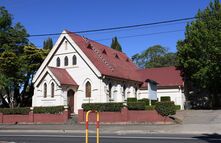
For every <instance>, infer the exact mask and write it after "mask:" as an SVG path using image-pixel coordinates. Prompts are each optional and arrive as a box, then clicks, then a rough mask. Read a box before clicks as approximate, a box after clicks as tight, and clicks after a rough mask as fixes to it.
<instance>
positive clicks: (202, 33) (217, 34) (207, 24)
mask: <svg viewBox="0 0 221 143" xmlns="http://www.w3.org/2000/svg"><path fill="white" fill-rule="evenodd" d="M196 17H197V18H196V20H195V21H193V22H191V23H189V24H188V25H187V26H186V32H185V39H184V40H180V41H178V43H177V50H178V53H177V57H178V61H179V66H180V68H181V70H182V73H183V77H184V79H185V82H186V91H187V92H186V94H187V97H190V95H189V93H192V94H194V95H196V96H198V97H200V96H201V99H202V96H203V95H205V94H206V95H207V97H205V99H206V98H209V99H210V100H209V105H210V107H217V106H220V105H221V100H220V99H221V88H220V85H221V4H220V2H219V1H218V0H215V1H214V2H210V4H209V6H208V7H207V8H206V9H205V10H203V11H200V10H199V11H198V13H197V15H196ZM188 95H189V96H188ZM191 96H193V95H191ZM203 98H204V97H203ZM203 104H206V103H203Z"/></svg>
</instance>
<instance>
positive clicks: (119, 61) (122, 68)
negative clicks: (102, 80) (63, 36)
mask: <svg viewBox="0 0 221 143" xmlns="http://www.w3.org/2000/svg"><path fill="white" fill-rule="evenodd" d="M66 32H67V33H68V35H69V36H70V37H71V38H72V40H73V41H74V42H75V43H76V44H77V45H78V47H79V48H80V49H81V50H82V51H83V52H84V54H85V55H86V56H87V57H88V58H89V60H90V61H91V62H92V63H93V64H94V65H95V67H96V68H97V69H98V70H99V71H100V72H101V74H102V75H104V76H109V77H114V78H120V79H126V80H132V81H138V82H141V80H140V76H139V74H138V72H137V70H138V68H137V67H136V65H135V64H134V63H133V62H132V61H131V60H130V59H129V58H128V57H127V55H126V54H125V53H123V52H119V51H117V50H114V49H112V48H109V47H107V46H105V45H102V44H100V43H97V42H95V41H93V40H90V39H87V38H84V37H81V36H80V35H77V34H75V33H73V32H69V31H67V30H66Z"/></svg>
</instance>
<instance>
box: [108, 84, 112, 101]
mask: <svg viewBox="0 0 221 143" xmlns="http://www.w3.org/2000/svg"><path fill="white" fill-rule="evenodd" d="M111 89H112V84H111V83H109V89H108V90H109V98H110V99H111V97H112V92H111Z"/></svg>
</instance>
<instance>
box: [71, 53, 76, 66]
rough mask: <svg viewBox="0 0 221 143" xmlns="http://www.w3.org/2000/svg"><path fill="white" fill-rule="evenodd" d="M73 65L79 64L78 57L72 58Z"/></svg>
mask: <svg viewBox="0 0 221 143" xmlns="http://www.w3.org/2000/svg"><path fill="white" fill-rule="evenodd" d="M72 64H73V65H76V64H77V57H76V56H75V55H74V56H73V57H72Z"/></svg>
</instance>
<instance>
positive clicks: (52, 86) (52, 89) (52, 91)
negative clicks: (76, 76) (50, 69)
mask: <svg viewBox="0 0 221 143" xmlns="http://www.w3.org/2000/svg"><path fill="white" fill-rule="evenodd" d="M51 97H52V98H53V97H54V82H52V83H51Z"/></svg>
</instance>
